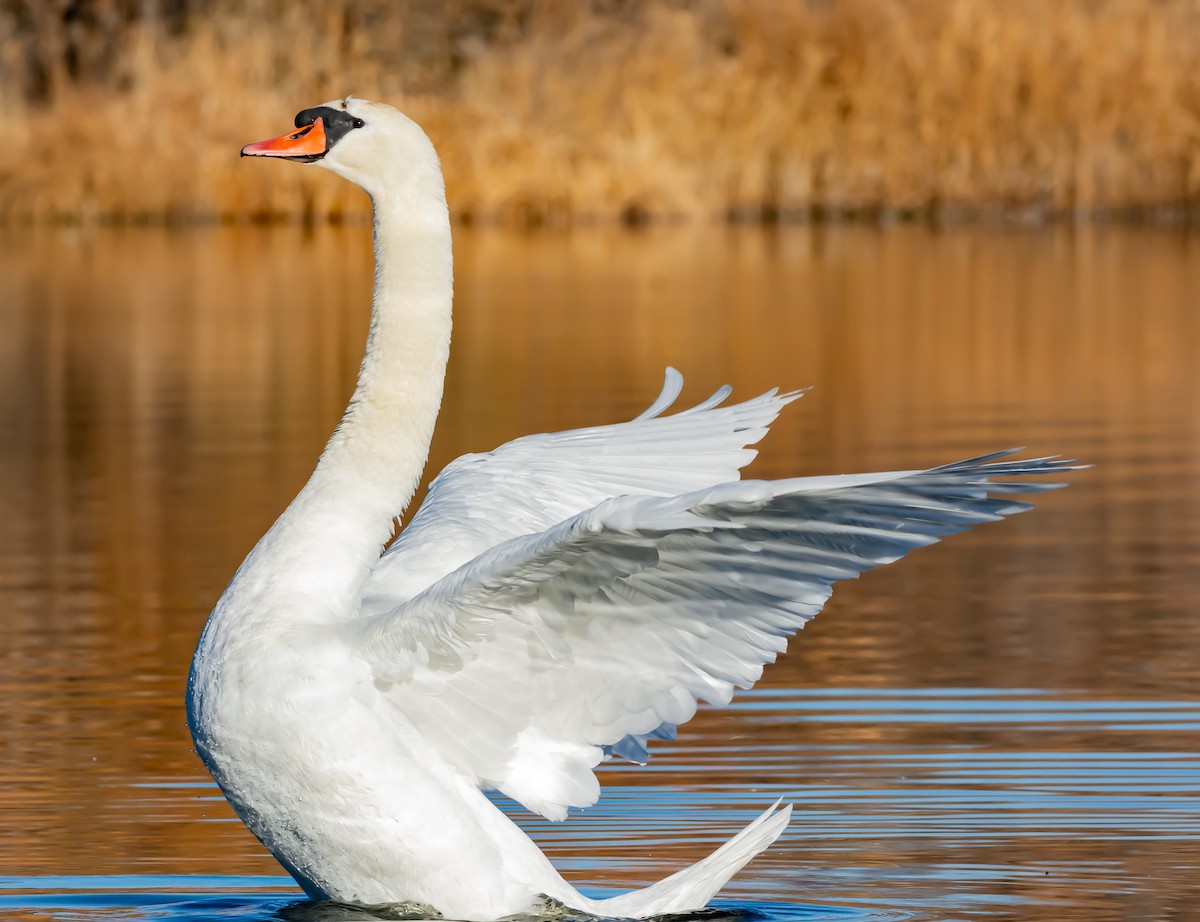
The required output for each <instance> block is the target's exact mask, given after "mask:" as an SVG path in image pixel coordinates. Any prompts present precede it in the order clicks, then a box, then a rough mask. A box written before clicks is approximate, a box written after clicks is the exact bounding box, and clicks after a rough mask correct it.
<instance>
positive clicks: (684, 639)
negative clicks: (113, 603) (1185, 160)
mask: <svg viewBox="0 0 1200 922" xmlns="http://www.w3.org/2000/svg"><path fill="white" fill-rule="evenodd" d="M1010 454H1012V452H1001V453H998V454H996V455H990V456H987V457H983V458H976V459H973V460H969V461H964V462H960V463H957V464H951V465H947V466H944V467H939V468H934V469H932V470H927V471H906V472H898V473H888V474H867V475H846V476H840V477H818V478H800V479H792V480H781V481H745V482H733V483H725V484H721V485H717V486H710V487H705V488H702V489H699V490H694V491H691V492H687V493H684V494H683V495H678V496H658V495H641V496H618V497H613V498H609V499H606V500H603V501H602V502H600V503H599V504H597V505H595V506H593V507H592V508H590V509H587V510H585V511H583V512H580V513H578V514H577V515H574V516H572V517H571V518H569V519H567V520H565V521H562V522H560V523H558V524H556V525H553V526H552V527H549V528H547V529H545V530H543V531H540V532H538V533H534V534H526V535H521V536H517V537H513V538H509V539H508V540H506V541H504V542H502V543H500V544H498V545H496V546H494V547H491V548H490V549H488V550H486V551H485V552H483V553H482V554H480V555H479V556H477V557H475V558H473V559H471V560H470V561H468V562H466V563H465V564H463V565H462V566H460V567H458V568H457V569H455V570H453V571H452V572H450V573H448V574H447V575H446V576H445V577H443V578H442V579H440V580H438V581H437V582H436V583H434V584H433V585H431V586H429V587H428V588H427V589H425V590H424V591H422V592H419V593H418V594H416V595H415V596H413V597H412V598H411V599H409V600H408V601H407V602H405V603H403V604H401V605H398V606H397V607H395V608H394V609H391V610H388V611H384V612H381V613H379V614H376V615H372V616H366V617H363V618H361V619H359V620H357V621H355V622H353V623H352V625H350V626H349V627H348V630H350V631H351V632H352V636H351V638H350V639H351V641H352V642H354V643H356V644H357V645H358V647H359V649H360V651H361V654H362V655H363V656H364V657H365V658H366V659H367V661H368V662H369V663H370V664H371V666H372V668H373V670H374V672H375V675H376V677H377V680H378V683H379V685H380V687H382V688H385V689H387V691H386V694H387V696H388V698H389V699H390V700H391V701H392V702H393V703H394V705H395V706H396V707H398V708H400V709H401V710H402V711H403V712H404V715H405V717H406V719H407V720H409V721H410V722H411V723H412V725H413V727H414V728H415V729H416V730H417V731H418V732H420V733H421V734H423V735H424V736H425V737H426V738H427V739H428V740H429V741H430V742H431V743H432V744H433V745H434V746H435V747H436V748H437V750H438V751H440V752H441V753H442V754H443V756H444V757H445V758H447V759H448V760H449V761H451V762H452V764H453V765H454V766H455V767H456V768H457V769H458V770H460V771H462V772H465V773H467V774H468V775H469V776H471V777H473V778H474V780H475V781H476V782H477V783H478V784H479V785H480V786H481V787H484V788H496V789H498V790H500V791H502V792H503V793H505V794H507V795H508V796H511V797H512V798H514V799H515V800H517V801H519V802H521V803H522V804H524V805H525V806H527V807H529V808H530V809H532V810H535V811H537V812H539V813H541V814H542V815H544V816H547V817H549V818H551V819H562V818H564V817H565V816H566V812H567V808H568V807H569V806H588V805H590V804H592V803H594V802H595V800H596V799H597V797H598V796H599V784H598V782H597V780H596V778H595V775H594V773H593V768H594V766H595V765H596V764H597V763H598V762H599V761H600V760H601V759H602V758H603V757H604V755H605V754H606V752H609V751H612V750H613V748H614V747H621V748H623V749H625V750H626V751H629V750H634V751H635V754H636V750H637V748H638V747H644V742H645V739H646V738H647V737H648V736H652V735H656V734H657V735H669V732H670V729H671V728H672V727H673V725H675V724H679V723H682V722H683V721H686V720H687V719H689V718H690V717H691V716H692V714H693V713H694V712H695V710H696V706H697V702H698V701H707V702H710V703H713V704H716V705H724V704H726V703H728V701H729V700H730V698H731V696H732V694H733V690H734V689H735V688H748V687H750V686H752V685H753V684H754V683H755V682H756V681H757V680H758V678H759V676H760V675H761V673H762V669H763V666H764V665H765V664H766V663H769V662H772V661H773V660H774V659H775V657H776V656H777V655H778V654H779V653H781V652H783V650H784V649H785V648H786V646H787V641H788V638H789V637H790V635H791V634H793V633H794V632H795V631H796V630H798V629H799V628H801V627H802V626H803V625H804V623H805V622H806V621H807V620H809V619H810V618H812V617H813V616H814V615H815V614H816V613H817V612H818V611H819V610H820V609H821V606H822V605H823V604H824V602H825V600H826V599H827V598H828V597H829V594H830V592H831V591H832V587H833V584H834V583H835V582H837V581H838V580H841V579H848V578H853V577H856V576H858V575H859V574H860V573H862V572H863V571H865V570H868V569H870V568H871V567H874V566H878V565H879V564H883V563H888V562H890V561H893V560H895V559H897V558H899V557H900V556H902V555H903V554H904V553H905V552H907V551H908V550H909V549H910V548H913V547H917V546H921V545H925V544H931V543H933V542H935V541H937V540H938V539H939V538H941V537H944V536H945V535H949V534H952V533H954V532H958V531H962V530H964V529H966V528H968V527H970V526H972V525H975V524H977V523H980V522H987V521H992V520H995V519H998V518H1000V517H1002V516H1004V515H1009V514H1012V513H1015V512H1021V511H1024V510H1025V509H1028V508H1029V506H1027V505H1026V504H1024V503H1020V502H1016V501H1014V500H1013V499H1012V495H1013V494H1015V493H1032V492H1038V491H1042V490H1047V489H1052V488H1054V487H1056V486H1060V485H1061V484H1053V483H1034V482H996V481H995V480H994V478H996V477H1010V476H1024V475H1035V476H1037V475H1045V474H1054V473H1059V472H1063V471H1066V470H1071V469H1073V468H1072V465H1071V463H1070V462H1065V461H1057V460H1053V459H1035V460H1031V461H1014V460H998V459H1001V458H1005V457H1007V456H1008V455H1010ZM643 754H644V748H643Z"/></svg>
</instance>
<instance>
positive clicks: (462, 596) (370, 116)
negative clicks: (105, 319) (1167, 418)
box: [188, 100, 1070, 920]
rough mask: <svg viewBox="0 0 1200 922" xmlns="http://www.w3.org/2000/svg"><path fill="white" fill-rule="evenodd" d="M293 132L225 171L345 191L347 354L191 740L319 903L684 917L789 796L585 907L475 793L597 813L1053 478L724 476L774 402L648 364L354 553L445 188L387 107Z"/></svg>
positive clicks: (427, 415) (388, 472) (439, 284)
mask: <svg viewBox="0 0 1200 922" xmlns="http://www.w3.org/2000/svg"><path fill="white" fill-rule="evenodd" d="M306 111H308V112H318V113H320V112H324V115H323V116H321V118H322V129H321V130H322V131H323V132H324V133H325V134H323V135H322V139H321V141H322V142H323V143H325V144H326V147H325V149H324V151H323V152H319V155H318V147H317V146H316V142H315V141H314V138H313V134H315V133H316V132H317V127H316V126H315V124H314V125H313V127H311V128H309V129H308V130H307V131H306V130H305V129H304V128H303V126H302V127H301V129H300V130H298V131H297V132H294V133H291V134H289V135H286V136H284V138H281V139H278V140H277V141H274V142H262V144H259V145H251V146H250V147H248V148H247V149H246V152H248V153H256V154H260V155H265V156H284V157H286V156H295V157H300V156H301V154H300V153H296V154H293V153H289V152H290V151H302V157H303V159H305V160H307V161H310V162H311V161H313V159H314V158H315V162H317V163H319V164H320V165H322V166H325V167H327V168H329V169H332V170H334V171H335V172H338V173H340V174H341V175H343V176H346V177H347V178H350V179H352V180H353V181H355V182H358V183H359V184H360V185H363V186H364V187H365V188H366V189H367V191H369V192H370V193H371V195H372V198H373V200H374V204H375V212H376V228H375V240H376V253H377V264H378V268H377V276H376V294H375V304H374V311H373V315H372V326H371V336H370V341H369V343H368V350H367V355H366V358H365V359H364V361H363V366H362V370H361V372H360V376H359V386H358V389H357V390H356V392H355V396H354V398H353V400H352V401H351V405H350V407H349V408H348V409H347V412H346V415H345V417H344V418H343V420H342V423H341V425H340V426H339V428H338V430H337V432H336V433H335V434H334V436H333V437H332V438H331V439H330V442H329V445H328V446H327V448H326V450H325V453H324V454H323V455H322V457H321V460H320V462H319V463H318V465H317V469H316V471H315V472H314V474H313V477H312V479H311V480H310V481H309V483H308V484H307V485H306V486H305V488H304V490H303V491H302V492H301V493H300V495H299V496H298V497H297V498H296V500H295V501H294V502H293V503H292V505H291V506H289V508H288V510H287V511H286V512H285V513H284V514H283V515H282V516H281V517H280V519H279V520H278V521H277V522H276V523H275V525H274V526H273V527H272V529H271V530H270V531H269V532H268V533H267V535H266V536H264V538H263V539H262V540H261V541H260V542H259V544H258V545H257V546H256V547H255V549H254V550H253V551H252V552H251V554H250V555H249V557H247V559H246V561H245V563H243V565H242V567H241V568H240V569H239V571H238V573H237V575H236V576H235V578H234V580H233V581H232V582H231V583H230V585H229V587H228V588H227V590H226V591H225V593H224V595H223V596H222V598H221V600H220V601H219V602H218V604H217V606H216V608H215V609H214V611H213V614H212V616H211V617H210V619H209V623H208V625H207V626H206V628H205V631H204V634H203V636H202V637H201V641H200V644H199V646H198V648H197V651H196V657H195V660H194V662H193V668H192V675H191V679H190V682H189V695H188V715H189V723H190V725H191V727H192V732H193V736H194V738H195V740H196V744H197V751H198V752H199V753H200V755H201V757H202V758H203V759H204V761H205V763H206V765H207V766H208V767H209V769H210V770H211V771H212V773H213V776H214V778H215V779H216V780H217V782H218V784H220V786H221V788H222V790H223V791H224V792H225V794H226V796H227V797H228V798H229V801H230V803H231V804H232V805H233V806H234V808H235V809H236V810H237V811H238V813H239V815H241V816H242V818H243V819H244V820H245V821H246V823H247V825H248V826H249V827H250V829H251V830H252V831H253V832H254V833H255V834H256V835H257V836H258V837H259V838H260V839H261V840H262V841H263V843H264V844H265V845H266V846H267V847H268V848H270V849H271V851H272V852H273V853H274V854H275V855H276V857H278V858H279V860H280V861H281V862H282V863H283V864H284V866H285V867H286V868H287V869H288V870H289V872H291V873H292V874H293V875H294V876H295V877H296V879H297V880H298V881H299V882H300V883H301V885H302V886H303V887H304V889H305V890H306V891H307V892H308V893H309V894H310V895H312V896H313V897H315V898H325V897H331V898H336V899H339V900H342V901H346V902H354V903H364V904H375V903H388V902H403V901H413V902H417V903H423V904H426V905H428V906H431V907H433V908H436V909H437V910H438V911H440V912H441V913H443V914H444V915H447V916H451V917H456V918H463V919H480V920H486V919H496V918H499V917H501V916H504V915H508V914H511V913H515V912H519V911H523V910H528V909H530V908H533V907H534V906H535V905H536V903H537V902H538V900H539V899H540V898H541V897H543V896H548V897H551V898H553V899H556V900H558V901H560V902H562V903H565V904H566V905H568V906H570V907H573V908H575V909H579V910H584V911H588V912H595V913H599V914H603V915H607V916H626V917H645V916H649V915H654V914H659V913H664V912H683V911H689V910H693V909H698V908H700V907H702V906H703V905H705V903H707V901H708V900H709V899H710V898H711V897H712V896H713V894H714V893H715V892H716V891H717V890H718V889H719V888H720V887H721V886H722V885H723V884H724V883H725V882H726V881H727V880H728V879H729V878H730V877H731V876H732V875H733V874H734V873H736V872H737V870H738V869H740V868H741V867H742V866H743V865H744V864H745V863H746V862H747V861H749V860H750V859H751V858H752V857H753V856H754V855H755V854H757V853H758V852H759V851H761V850H762V849H763V848H765V847H766V846H767V845H769V844H770V843H771V842H772V841H774V839H775V838H776V837H777V836H778V835H779V834H780V833H781V832H782V830H783V828H784V826H785V825H786V823H787V820H788V816H789V815H790V808H789V807H784V808H783V809H779V805H778V804H776V805H775V806H774V807H772V808H771V809H769V810H768V811H767V812H766V813H764V814H763V816H761V817H760V818H759V819H758V820H756V821H755V822H754V823H752V824H751V825H750V826H749V827H747V828H746V829H745V830H744V831H743V832H742V833H741V834H739V835H738V836H737V837H735V838H734V839H733V840H731V841H730V842H729V843H727V844H726V845H725V846H724V847H723V848H722V849H720V850H718V851H717V852H715V853H714V854H713V855H711V856H709V857H708V858H706V859H705V860H704V861H702V862H700V863H698V864H696V865H693V866H692V867H690V868H687V869H685V870H683V871H681V872H679V873H678V874H676V875H673V876H672V877H670V878H668V879H666V880H664V881H662V882H660V883H659V884H656V885H655V886H653V887H650V888H648V889H645V890H641V891H636V892H633V893H629V894H624V895H621V896H618V897H615V898H613V899H610V900H605V901H598V900H592V899H589V898H587V897H584V896H582V895H581V894H580V893H578V891H576V890H575V888H574V887H572V886H571V885H570V884H568V883H567V882H566V881H565V880H563V878H562V877H561V876H560V875H559V874H558V873H557V871H555V870H554V868H553V867H552V866H551V865H550V863H549V862H548V861H547V860H546V859H545V858H544V856H542V854H541V852H540V851H539V850H538V849H537V847H536V846H535V845H534V844H533V842H532V841H531V840H530V839H529V838H528V837H527V836H526V835H525V834H524V833H523V832H521V831H520V829H519V828H518V827H517V826H515V825H514V824H513V823H512V822H511V821H509V820H508V819H507V818H506V817H505V816H504V815H503V814H502V813H501V812H500V811H498V810H497V809H496V808H495V807H494V806H493V805H492V804H491V803H490V802H489V801H488V800H487V799H486V798H485V797H484V796H483V794H482V793H481V792H482V791H484V790H490V789H495V790H499V791H501V792H502V793H504V794H506V795H507V796H509V797H511V798H512V799H514V800H516V801H518V802H520V803H521V804H523V805H524V806H526V807H528V808H529V809H530V810H533V811H535V812H537V813H540V814H542V815H543V816H545V817H547V818H549V819H552V820H561V819H564V818H565V817H566V816H567V812H568V809H569V808H570V807H585V806H588V805H590V804H592V803H595V801H596V799H597V798H598V797H599V794H600V789H599V784H598V782H597V780H596V776H595V774H594V769H595V767H596V765H597V764H598V763H599V762H600V761H601V760H602V759H604V758H605V757H606V756H608V755H612V754H616V755H623V756H625V757H628V758H633V759H635V760H639V761H644V760H645V759H646V758H648V751H647V743H648V740H649V739H651V738H660V739H670V738H672V737H673V735H674V728H675V726H676V725H678V724H681V723H684V722H685V721H687V720H688V719H689V718H690V717H691V716H692V715H693V714H694V713H695V710H696V707H697V702H699V701H706V702H709V703H711V704H714V705H718V706H720V705H724V704H726V703H728V702H729V700H730V698H731V696H732V695H733V692H734V689H736V688H748V687H750V686H751V685H753V684H754V683H755V682H756V681H757V680H758V678H759V676H760V675H761V673H762V669H763V666H764V665H765V664H767V663H769V662H772V661H773V660H774V659H775V657H776V656H777V655H778V654H780V653H782V652H783V651H784V650H785V649H786V646H787V640H788V638H789V637H790V636H791V635H792V634H793V633H795V631H797V630H798V629H799V628H801V627H802V626H803V625H804V623H805V622H806V621H807V620H809V619H810V618H812V617H813V616H814V615H815V614H816V613H817V612H818V611H819V610H820V608H821V606H822V605H823V604H824V602H825V600H826V599H827V598H828V597H829V594H830V592H831V590H832V586H833V584H834V583H835V582H836V581H838V580H840V579H847V578H852V577H855V576H857V575H858V574H860V573H862V572H863V571H864V570H867V569H869V568H871V567H873V566H877V565H879V564H882V563H888V562H890V561H892V560H895V559H897V558H898V557H900V556H902V555H903V554H904V553H905V552H906V551H907V550H909V549H910V548H912V547H918V546H921V545H924V544H930V543H932V542H934V541H936V540H938V539H939V538H940V537H943V536H945V535H948V534H952V533H954V532H957V531H961V530H963V529H965V528H968V527H970V526H971V525H974V524H977V523H980V522H986V521H992V520H995V519H998V518H1000V517H1002V516H1004V515H1008V514H1011V513H1014V512H1019V511H1022V510H1024V509H1026V508H1028V507H1027V506H1026V505H1024V504H1021V503H1017V502H1014V501H1013V500H1012V499H1011V498H1010V497H1011V494H1013V493H1016V492H1034V491H1038V490H1045V489H1050V488H1052V487H1053V486H1055V484H1048V483H1037V484H1031V483H1011V482H1000V483H997V482H995V481H994V480H993V479H992V478H995V477H997V476H1000V477H1009V476H1014V475H1040V474H1047V473H1052V472H1057V471H1062V470H1068V469H1070V465H1069V463H1067V462H1060V461H1055V460H1052V459H1036V460H1032V461H1014V460H1006V459H1005V456H1006V455H1007V454H1008V453H1007V452H1003V453H999V454H997V455H993V456H989V457H986V458H979V459H974V460H971V461H965V462H962V463H959V464H952V465H947V466H944V467H940V468H935V469H933V470H928V471H905V472H897V473H887V474H865V475H842V476H834V477H816V478H798V479H790V480H778V481H739V480H738V476H739V470H740V469H741V468H742V467H743V466H744V465H745V464H746V463H748V462H749V461H750V459H751V458H753V456H754V451H753V450H752V449H750V448H749V447H748V446H750V445H753V444H754V443H756V442H758V441H759V440H760V439H761V438H762V437H763V436H764V435H765V434H766V432H767V427H768V426H769V425H770V424H771V423H772V422H773V421H774V420H775V418H776V416H777V415H778V413H779V412H780V410H781V409H782V408H783V407H784V406H785V405H786V404H787V403H789V402H791V401H792V400H794V399H796V398H797V397H798V396H799V395H798V394H784V395H780V394H776V393H775V392H771V393H768V394H764V395H762V396H760V397H757V398H754V399H752V400H748V401H746V402H744V403H737V404H732V405H725V403H724V401H725V400H726V398H727V397H728V396H729V389H728V388H722V389H721V390H719V391H718V392H717V393H716V394H714V395H713V396H712V397H711V398H710V399H709V400H706V401H704V402H703V403H701V404H699V405H698V406H695V407H692V408H690V409H686V410H684V411H682V412H678V413H675V414H672V415H664V414H665V413H666V411H667V410H669V409H670V408H671V407H672V406H673V405H674V402H675V399H676V398H677V397H678V395H679V392H680V389H681V386H682V378H681V376H680V375H679V374H678V372H676V371H674V370H673V369H669V370H668V372H667V378H666V383H665V386H664V388H663V392H662V394H661V395H660V396H659V398H658V399H657V400H656V401H655V402H654V404H653V405H652V406H651V407H650V408H649V409H648V410H647V411H646V412H645V413H643V414H642V415H641V416H639V417H638V418H637V419H634V420H631V421H629V422H626V423H621V424H617V425H612V426H599V427H595V428H589V429H579V430H575V431H572V432H561V433H555V434H550V435H535V436H528V437H526V438H522V439H518V440H516V441H514V442H510V443H509V444H507V445H504V446H502V447H501V448H499V449H497V450H496V451H494V452H491V453H488V454H482V455H468V456H465V457H462V458H459V459H458V460H457V461H455V462H453V463H452V464H451V465H449V466H448V467H447V468H446V469H445V470H444V471H443V472H442V473H441V474H440V475H439V476H438V478H437V479H436V480H435V481H434V482H433V485H432V486H431V488H430V491H429V494H428V497H427V498H426V501H425V503H424V505H423V507H422V508H421V510H420V511H419V512H418V513H417V515H416V516H415V517H414V518H413V520H412V522H411V523H410V524H409V525H408V527H407V528H406V529H405V530H404V532H403V533H402V534H401V535H400V537H399V538H398V539H397V540H396V541H395V542H394V543H393V544H392V546H391V547H390V548H389V549H388V550H387V551H386V553H382V556H381V551H382V549H383V546H384V544H385V542H386V541H387V539H388V536H389V533H390V523H391V519H392V517H393V516H395V515H397V514H398V513H399V512H400V511H401V510H402V509H403V507H404V506H405V505H406V503H407V502H408V500H409V499H410V498H411V496H412V492H413V489H414V486H415V483H416V480H417V477H418V476H419V473H420V469H421V466H422V465H423V463H424V459H425V456H426V453H427V451H428V446H429V439H430V436H431V433H432V429H433V422H434V419H435V418H436V415H437V409H438V404H439V403H440V398H441V388H442V377H443V374H444V370H445V361H446V355H447V353H448V348H449V331H450V284H451V271H450V250H449V227H448V222H447V217H446V206H445V199H444V193H443V191H442V184H441V174H440V170H439V169H438V166H437V160H436V155H434V153H433V150H432V147H431V146H430V145H429V143H428V141H427V139H425V137H424V134H423V133H421V131H420V129H419V128H417V127H416V126H415V125H414V124H413V123H412V122H410V121H408V120H407V119H405V118H404V116H402V115H400V114H399V113H398V112H396V111H395V110H393V109H391V108H390V107H387V106H382V105H380V104H377V103H367V102H364V101H361V100H345V101H340V102H333V103H329V104H327V105H326V106H325V107H322V108H319V109H315V110H306ZM303 115H304V114H303V113H302V116H303ZM302 120H303V119H302V118H298V123H299V122H301V121H302ZM352 120H353V121H352ZM325 121H328V125H325V124H324V122H325ZM355 122H357V124H355ZM338 126H341V127H340V128H339V127H338ZM326 134H327V138H328V139H326V137H325V135H326ZM306 139H307V140H306ZM298 145H308V146H307V147H303V148H301V147H299V146H298Z"/></svg>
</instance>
